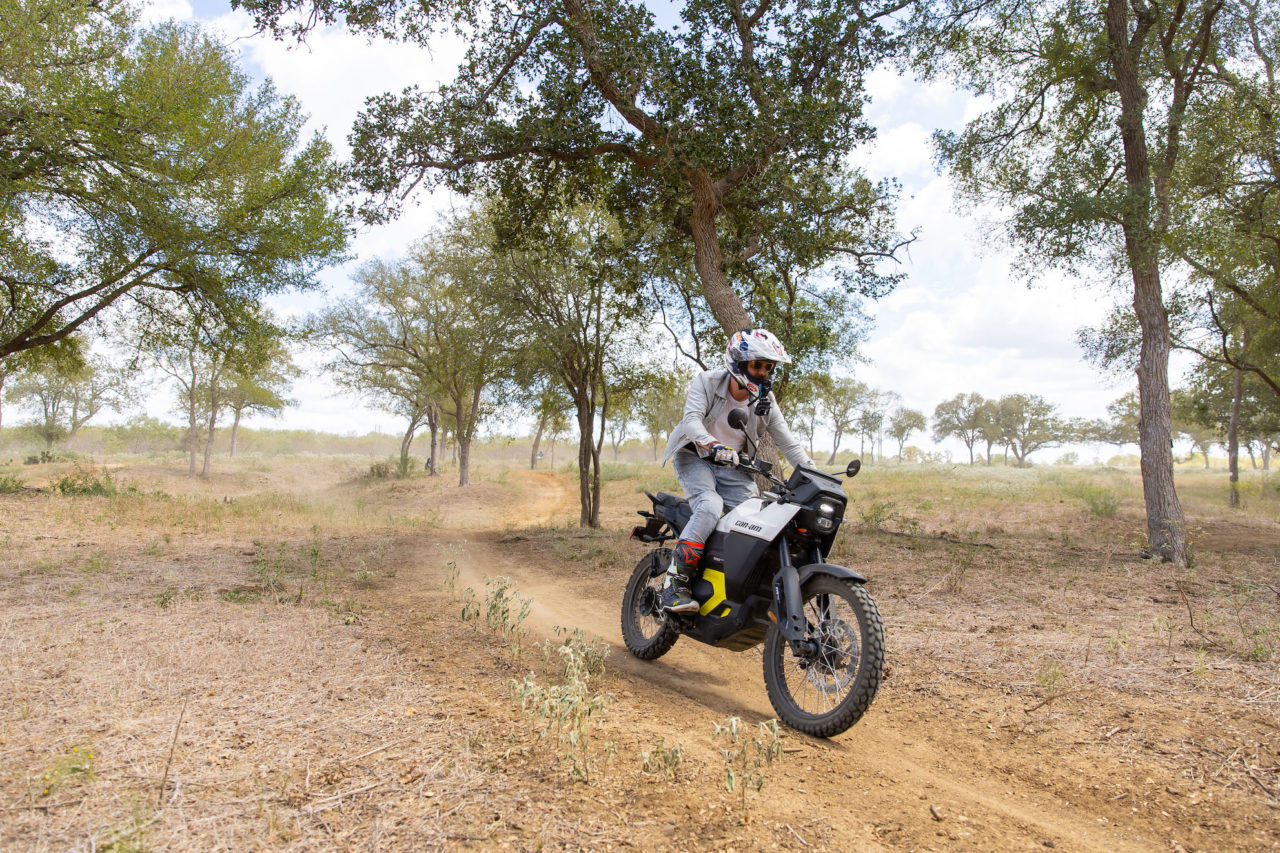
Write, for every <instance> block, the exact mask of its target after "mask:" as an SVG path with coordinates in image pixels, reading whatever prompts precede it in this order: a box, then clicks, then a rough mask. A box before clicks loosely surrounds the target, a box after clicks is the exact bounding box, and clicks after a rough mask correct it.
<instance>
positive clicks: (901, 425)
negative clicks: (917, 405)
mask: <svg viewBox="0 0 1280 853" xmlns="http://www.w3.org/2000/svg"><path fill="white" fill-rule="evenodd" d="M927 426H928V421H926V420H925V417H924V413H923V412H917V411H916V410H915V409H907V408H904V407H902V406H899V407H898V408H896V409H894V410H893V413H892V414H890V415H889V435H891V436H893V438H894V440H895V441H897V442H898V461H899V462H901V461H902V446H903V445H904V444H906V443H907V439H908V438H910V437H911V433H913V432H923V431H924V429H925V427H927Z"/></svg>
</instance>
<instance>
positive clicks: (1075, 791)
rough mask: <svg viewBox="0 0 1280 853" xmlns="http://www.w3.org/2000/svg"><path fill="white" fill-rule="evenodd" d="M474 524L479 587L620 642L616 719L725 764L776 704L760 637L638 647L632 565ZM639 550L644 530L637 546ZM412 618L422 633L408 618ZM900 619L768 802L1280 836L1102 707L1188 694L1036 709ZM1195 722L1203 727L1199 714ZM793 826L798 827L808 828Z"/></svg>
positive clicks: (980, 839)
mask: <svg viewBox="0 0 1280 853" xmlns="http://www.w3.org/2000/svg"><path fill="white" fill-rule="evenodd" d="M519 482H520V484H521V486H522V487H523V494H524V496H525V500H526V501H527V502H526V503H524V504H523V508H522V511H523V514H524V517H526V518H529V519H532V520H535V521H536V522H537V523H540V524H548V523H557V522H559V523H564V522H565V520H566V518H565V516H566V515H568V514H569V512H572V511H576V505H575V502H574V501H573V497H574V495H573V494H572V492H571V491H570V485H569V483H568V481H567V480H566V479H564V478H560V477H557V476H556V475H554V474H551V473H541V472H524V473H523V474H522V475H521V477H520V478H519ZM468 537H469V538H468V541H467V543H466V545H465V548H464V549H463V550H461V551H459V552H458V557H457V563H458V566H459V568H460V571H461V580H460V584H462V585H470V586H472V587H475V588H476V589H479V590H482V589H483V584H484V578H485V577H486V576H488V577H492V576H495V575H499V574H500V575H506V576H509V577H511V578H513V579H514V580H516V581H517V582H518V584H519V587H520V590H521V592H522V593H523V594H524V595H527V596H532V597H533V599H534V602H535V603H534V606H533V611H532V614H531V617H530V620H529V622H528V623H527V624H528V625H529V626H530V627H531V628H532V632H533V633H534V634H535V635H541V636H543V637H547V636H550V635H551V634H552V631H553V629H554V627H555V626H562V627H566V628H572V627H579V628H582V629H583V630H585V631H587V632H590V633H592V634H595V635H598V636H599V637H601V638H602V639H604V640H605V641H607V642H608V643H609V644H610V645H611V647H612V653H611V656H610V659H609V666H610V674H609V676H608V683H607V685H606V688H607V689H608V690H610V691H611V692H613V693H614V694H616V695H618V696H619V697H622V701H620V702H619V703H618V704H617V705H616V706H615V707H614V708H613V709H612V710H611V711H610V720H611V724H612V725H613V726H614V727H615V728H618V729H621V730H625V731H626V732H627V733H628V734H629V735H630V737H631V740H632V742H634V743H640V744H644V743H653V742H654V741H655V740H656V739H657V738H659V737H662V738H665V739H666V740H667V741H668V742H674V741H680V742H682V743H683V744H684V745H685V746H686V749H688V750H689V752H690V753H691V754H692V755H694V756H696V757H697V758H698V759H699V760H701V761H702V762H703V764H704V766H705V767H707V768H710V770H709V771H708V778H709V779H714V778H715V775H714V772H711V771H714V766H715V762H716V760H717V757H716V753H715V751H714V748H713V745H712V744H711V743H710V737H709V734H710V731H711V728H712V724H713V723H714V722H716V721H719V720H723V719H724V718H725V717H727V716H730V715H736V716H740V717H743V718H744V719H747V720H749V721H751V720H760V719H767V718H769V717H773V716H774V713H773V711H772V709H771V708H770V705H769V701H768V698H767V696H766V694H765V690H764V686H763V681H762V675H761V656H760V652H759V650H749V651H747V652H742V653H733V652H726V651H721V650H717V649H712V648H709V647H705V646H702V645H699V644H696V643H693V642H691V641H689V640H687V639H686V640H682V641H681V642H679V643H677V645H676V646H675V648H674V649H673V650H672V651H671V652H670V653H668V654H667V655H666V656H664V657H663V658H662V659H660V660H658V661H655V662H651V663H646V662H642V661H638V660H636V659H634V658H632V657H631V656H630V655H629V654H628V653H627V652H626V650H625V647H623V645H622V643H621V638H620V634H619V628H618V608H619V601H620V598H621V591H622V586H623V584H624V583H625V581H626V577H627V575H628V574H629V568H630V567H629V566H626V567H624V568H622V569H616V568H615V569H610V570H607V571H601V570H593V569H592V568H590V567H584V566H582V565H581V564H580V563H577V562H574V561H572V560H570V559H568V558H566V557H565V556H564V555H557V554H554V553H549V552H547V551H546V550H545V549H543V548H541V547H540V545H539V543H538V542H537V541H536V540H535V539H534V538H532V537H525V536H522V535H521V534H520V533H519V532H517V531H512V530H511V529H507V530H505V531H502V532H498V531H491V532H488V533H484V532H480V531H470V532H469V534H468ZM438 546H439V543H426V542H423V543H419V545H418V546H416V547H419V548H420V549H421V550H420V551H419V552H418V554H417V555H416V556H415V557H414V558H412V559H410V560H408V563H409V564H410V565H409V566H408V567H407V571H405V572H403V573H402V574H401V575H400V576H399V577H398V578H397V580H396V583H395V589H394V590H387V592H388V594H389V595H390V597H391V598H393V599H394V598H395V597H396V596H408V595H411V593H409V592H407V591H408V590H413V589H423V588H427V587H433V586H437V585H438V583H439V570H438V569H437V568H435V567H434V566H435V565H438V559H437V557H436V556H435V554H436V552H435V551H433V550H431V549H436V548H438ZM641 553H642V551H641V550H640V549H639V548H637V550H636V556H637V557H638V556H639V555H640V554H641ZM872 592H873V593H875V587H874V584H873V586H872ZM404 627H405V630H406V632H407V633H412V626H411V625H405V626H404ZM897 630H898V628H897V626H895V625H893V624H891V623H890V624H888V634H889V642H890V664H891V667H890V673H889V677H888V678H887V679H886V682H885V684H884V686H883V687H882V688H881V692H880V695H879V697H878V698H877V700H876V704H875V705H874V706H873V708H872V710H871V712H870V713H869V714H868V715H867V716H866V717H865V718H864V719H863V720H862V721H861V722H860V723H859V724H858V725H857V726H855V727H854V728H853V729H852V730H850V731H849V732H847V733H846V734H844V735H841V736H839V737H837V738H835V739H832V740H829V741H823V740H817V739H812V738H807V737H804V736H801V735H798V734H796V733H794V732H788V733H787V738H786V744H787V750H788V751H787V755H786V759H785V760H784V762H783V763H782V764H781V766H779V767H777V768H775V769H773V770H772V771H771V772H770V774H769V783H768V786H767V788H766V789H765V794H764V796H763V797H762V798H761V802H762V804H765V803H767V805H762V806H760V807H759V809H760V810H761V811H762V812H763V813H764V814H765V819H766V820H770V819H771V820H773V821H774V822H775V825H785V826H787V827H788V828H793V827H798V826H801V825H806V826H810V827H811V829H810V830H808V831H809V832H816V831H818V830H817V829H814V828H812V827H815V826H820V827H821V835H820V836H819V837H820V838H821V839H822V841H821V843H822V844H824V845H833V846H831V847H829V848H828V849H877V848H881V847H884V848H890V849H974V850H997V849H999V850H1005V849H1010V850H1013V849H1048V848H1056V849H1067V850H1094V851H1117V850H1170V849H1173V850H1177V849H1186V850H1191V849H1213V850H1224V849H1253V850H1257V849H1273V848H1276V847H1277V846H1280V816H1277V815H1276V813H1275V812H1274V811H1270V810H1268V809H1267V808H1266V807H1265V806H1261V805H1260V804H1258V802H1257V801H1256V800H1252V801H1250V800H1248V799H1247V798H1244V797H1241V796H1239V795H1237V794H1236V793H1235V792H1233V791H1228V790H1224V789H1221V788H1218V789H1216V790H1215V789H1214V787H1213V786H1206V785H1205V783H1204V780H1201V781H1200V782H1199V784H1196V783H1195V782H1194V780H1188V779H1186V778H1183V777H1182V776H1181V775H1180V774H1179V773H1178V771H1177V770H1176V769H1175V768H1172V767H1170V765H1169V763H1168V762H1166V761H1163V760H1161V758H1160V756H1159V755H1158V754H1154V753H1144V752H1143V751H1142V750H1141V749H1135V748H1133V747H1132V746H1121V745H1120V739H1116V740H1114V741H1113V740H1112V738H1113V737H1114V736H1115V735H1116V734H1117V732H1119V731H1120V730H1121V728H1122V727H1121V726H1115V727H1114V730H1112V729H1113V727H1112V726H1111V725H1110V720H1111V717H1107V718H1106V719H1105V720H1104V719H1103V718H1102V717H1101V716H1100V715H1099V712H1098V710H1097V709H1098V708H1099V707H1100V705H1101V704H1106V703H1115V706H1114V707H1113V708H1112V709H1111V710H1120V711H1123V712H1124V713H1136V714H1138V715H1151V716H1152V717H1160V716H1161V715H1164V716H1167V717H1168V718H1169V721H1170V722H1173V721H1174V720H1175V719H1176V718H1177V717H1178V709H1177V708H1173V709H1161V708H1159V707H1157V705H1158V703H1155V702H1152V701H1151V700H1149V699H1143V697H1132V696H1114V695H1108V696H1103V695H1101V694H1097V695H1092V696H1080V697H1065V698H1063V699H1062V700H1060V705H1059V707H1057V708H1050V709H1048V711H1046V712H1044V713H1041V714H1039V715H1033V714H1030V713H1028V712H1027V707H1026V703H1025V700H1022V699H1019V697H1017V696H1012V695H1009V693H1008V692H1007V691H1003V690H1000V689H999V688H998V687H996V688H992V687H991V686H989V685H983V684H982V683H981V680H980V679H978V678H970V679H969V680H968V681H966V680H965V678H963V677H961V678H956V677H955V676H954V675H951V674H948V675H946V676H943V675H941V674H939V673H938V672H937V671H936V667H934V666H932V665H931V662H930V661H929V660H928V659H923V658H920V657H913V656H909V655H902V654H895V651H894V639H895V633H896V631H897ZM1050 712H1053V713H1052V715H1051V716H1046V715H1047V714H1049V713H1050ZM1184 722H1190V721H1189V720H1187V721H1184ZM1103 726H1105V727H1103ZM1181 734H1182V735H1183V736H1186V737H1193V738H1194V737H1196V736H1197V732H1195V731H1194V727H1191V728H1188V729H1187V730H1186V731H1184V732H1182V733H1181ZM1126 743H1129V742H1126ZM598 784H607V783H606V782H601V783H598ZM704 784H705V783H704ZM720 796H723V794H722V793H721V795H720ZM695 802H696V800H695ZM604 807H605V808H612V807H614V806H611V805H609V804H607V803H606V804H605V805H604ZM687 809H688V803H687V794H684V795H678V796H676V797H672V796H664V797H658V798H655V800H654V801H652V802H648V803H639V804H636V803H632V804H631V809H630V814H629V816H630V819H631V820H632V821H633V822H640V823H645V822H648V823H652V824H655V825H658V826H663V825H665V826H668V827H676V826H678V825H679V824H680V823H681V821H682V820H684V819H686V818H687V814H686V812H687ZM788 816H790V820H789V821H788V820H787V817H788ZM792 834H793V835H795V837H796V839H797V840H799V839H801V833H800V832H799V831H796V830H794V829H793V831H792ZM662 837H663V836H662V835H658V836H656V838H657V839H661V838H662ZM811 837H812V836H811ZM768 838H769V843H768V844H764V843H762V844H761V847H760V849H765V848H767V847H768V846H769V845H770V844H776V843H777V841H776V836H773V835H771V836H769V837H768ZM651 840H652V839H651ZM655 843H658V842H655ZM811 843H813V842H812V841H804V842H803V845H801V844H800V843H799V842H798V843H797V845H796V846H797V849H800V847H801V846H807V845H809V844H811ZM749 846H752V847H754V845H749Z"/></svg>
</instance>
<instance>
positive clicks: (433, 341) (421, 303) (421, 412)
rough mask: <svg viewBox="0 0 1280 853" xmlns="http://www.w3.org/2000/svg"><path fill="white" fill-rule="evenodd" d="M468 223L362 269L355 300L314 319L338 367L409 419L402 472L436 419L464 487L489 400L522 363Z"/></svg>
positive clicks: (483, 243)
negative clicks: (398, 257)
mask: <svg viewBox="0 0 1280 853" xmlns="http://www.w3.org/2000/svg"><path fill="white" fill-rule="evenodd" d="M464 225H465V220H464V221H459V222H451V223H447V224H445V225H442V226H441V227H439V228H437V229H436V230H435V231H434V232H432V233H431V234H430V235H429V236H427V237H425V238H423V239H422V240H420V241H418V242H417V243H416V244H415V245H414V247H413V248H412V249H411V250H410V252H409V256H408V258H407V259H406V260H404V261H402V262H399V263H396V264H390V263H387V262H383V261H373V262H369V263H367V264H365V265H364V266H362V267H361V268H360V270H359V271H358V273H357V277H356V281H357V283H358V284H359V285H360V289H359V292H358V293H357V294H356V296H354V297H352V298H349V299H346V300H342V301H340V302H337V303H335V304H334V305H332V306H330V307H329V308H327V309H326V310H325V311H324V312H322V313H321V315H320V316H318V317H317V318H315V321H314V325H315V326H316V328H317V329H318V330H319V334H320V336H321V339H322V340H324V341H325V342H326V343H328V344H329V345H330V346H331V347H333V348H334V350H335V351H336V353H337V355H336V357H335V362H339V363H342V364H345V365H347V366H348V369H349V370H350V371H351V374H350V375H352V376H353V377H356V378H357V379H359V378H362V377H367V378H369V379H370V380H372V382H371V386H372V387H373V388H375V389H376V393H379V394H383V395H385V396H386V397H387V398H389V399H391V400H393V401H394V402H393V405H394V406H395V410H396V411H397V412H398V413H399V414H401V415H402V416H404V417H405V418H406V419H407V422H408V427H407V430H406V432H405V437H404V440H403V441H402V446H401V459H402V464H406V463H405V462H403V460H407V458H408V456H407V454H408V445H409V443H410V442H412V440H413V435H414V433H415V432H416V431H417V429H418V428H419V427H420V426H421V425H422V424H423V423H424V422H425V423H432V421H431V418H432V417H433V413H438V414H439V415H442V416H443V417H445V418H447V419H448V420H449V421H451V422H452V428H453V435H454V437H455V439H456V441H457V451H458V485H459V486H465V485H467V484H468V483H470V481H471V480H470V476H471V475H470V467H471V466H470V462H471V442H472V440H473V439H474V438H475V434H476V430H477V428H478V427H479V425H480V423H481V422H482V421H483V420H484V418H485V417H486V416H487V414H488V407H487V405H486V398H485V393H486V391H487V390H488V389H489V388H490V387H491V386H492V385H493V383H494V382H495V381H497V380H498V379H499V378H500V377H502V376H503V375H506V374H507V373H508V372H509V371H511V370H512V369H513V367H514V364H515V362H516V360H517V359H518V353H517V352H515V351H513V349H512V347H511V345H510V344H511V342H510V340H509V332H510V327H511V317H510V316H509V315H505V314H503V313H502V312H501V311H499V310H497V307H498V306H497V305H496V304H495V303H494V301H493V298H492V297H493V293H494V288H493V287H492V286H491V281H492V279H493V277H494V276H496V275H498V274H499V273H498V270H497V268H496V266H495V263H494V256H493V252H492V249H491V240H490V239H489V238H488V237H487V236H486V235H484V234H483V233H477V232H476V231H475V230H474V229H469V228H467V227H464ZM432 404H434V407H433V405H432ZM433 438H434V426H433ZM433 451H434V441H433Z"/></svg>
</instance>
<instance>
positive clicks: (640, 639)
mask: <svg viewBox="0 0 1280 853" xmlns="http://www.w3.org/2000/svg"><path fill="white" fill-rule="evenodd" d="M670 562H671V549H670V548H658V549H657V550H655V551H651V552H650V553H648V554H646V555H645V556H644V557H642V558H640V562H639V563H637V564H636V568H635V571H633V572H632V573H631V580H630V581H628V582H627V591H626V592H625V593H623V595H622V639H623V641H624V642H625V643H626V644H627V649H628V651H630V652H631V654H633V655H635V656H636V657H638V658H640V659H641V660H653V659H654V658H659V657H662V656H663V655H665V654H666V653H667V651H668V650H669V649H670V648H671V647H672V646H673V645H674V644H675V641H676V640H677V639H679V636H680V635H679V634H678V633H677V632H676V629H675V628H673V627H672V626H671V623H670V622H668V621H667V614H666V613H664V612H663V610H662V583H663V580H664V576H665V575H666V570H667V565H668V564H669V563H670Z"/></svg>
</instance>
